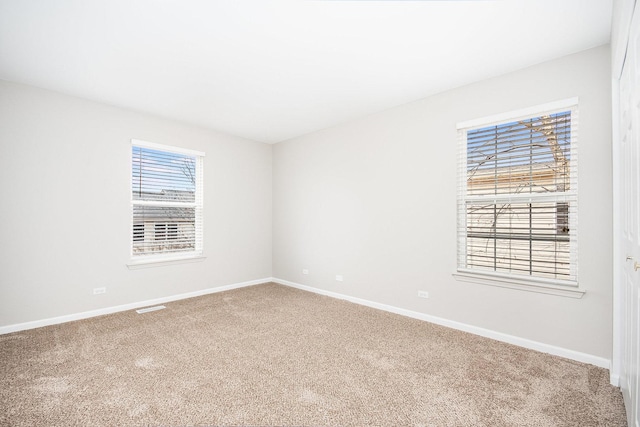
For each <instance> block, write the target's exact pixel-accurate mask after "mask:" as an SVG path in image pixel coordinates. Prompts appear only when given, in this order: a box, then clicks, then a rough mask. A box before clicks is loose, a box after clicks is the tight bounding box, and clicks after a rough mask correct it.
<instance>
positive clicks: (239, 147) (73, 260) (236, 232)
mask: <svg viewBox="0 0 640 427" xmlns="http://www.w3.org/2000/svg"><path fill="white" fill-rule="evenodd" d="M131 138H137V139H143V140H148V141H153V142H157V143H162V144H169V145H177V146H182V147H186V148H191V149H195V150H200V151H204V152H206V158H205V162H204V177H205V200H204V203H205V207H204V209H205V218H204V227H205V241H204V245H205V255H206V257H207V258H206V260H204V261H203V262H198V263H188V264H179V265H170V266H163V267H155V268H146V269H140V270H129V269H128V268H127V266H126V263H127V262H128V260H129V253H130V248H129V245H130V243H129V227H130V221H131V220H130V218H129V212H130V208H129V202H130V199H129V197H130V196H129V194H130V193H129V191H130V188H129V186H130V177H129V173H130V162H131V154H130V150H131V143H130V140H131ZM271 156H272V147H271V146H270V145H266V144H262V143H256V142H252V141H248V140H244V139H241V138H236V137H232V136H228V135H224V134H221V133H217V132H213V131H210V130H205V129H201V128H197V127H193V126H188V125H184V124H180V123H176V122H171V121H168V120H162V119H159V118H156V117H152V116H148V115H144V114H139V113H135V112H131V111H127V110H123V109H119V108H115V107H110V106H106V105H102V104H98V103H94V102H89V101H85V100H81V99H78V98H74V97H70V96H65V95H61V94H58V93H54V92H50V91H46V90H42V89H38V88H34V87H29V86H24V85H18V84H13V83H8V82H3V81H0V219H1V220H0V326H5V325H12V324H17V323H22V322H28V321H35V320H40V319H47V318H51V317H56V316H62V315H68V314H74V313H79V312H84V311H89V310H96V309H101V308H105V307H112V306H117V305H121V304H127V303H134V302H139V301H144V300H149V299H154V298H160V297H165V296H171V295H176V294H182V293H188V292H194V291H198V290H203V289H207V288H211V287H216V286H222V285H229V284H234V283H239V282H245V281H250V280H256V279H262V278H268V277H270V276H271V265H272V259H271V245H272V242H271V230H272V221H271V212H272V208H271V201H272V197H271V189H272V185H271V175H272V171H271ZM101 286H106V287H107V293H106V294H103V295H96V296H94V295H93V294H92V289H93V288H95V287H101Z"/></svg>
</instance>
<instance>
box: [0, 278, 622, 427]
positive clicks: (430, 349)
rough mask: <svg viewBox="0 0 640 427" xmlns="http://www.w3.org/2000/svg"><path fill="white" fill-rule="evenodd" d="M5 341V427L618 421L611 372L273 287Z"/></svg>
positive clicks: (0, 349) (1, 388)
mask: <svg viewBox="0 0 640 427" xmlns="http://www.w3.org/2000/svg"><path fill="white" fill-rule="evenodd" d="M165 305H166V306H167V308H166V309H165V310H162V311H156V312H151V313H146V314H137V313H136V312H135V311H130V312H124V313H118V314H113V315H108V316H102V317H98V318H93V319H88V320H83V321H78V322H73V323H67V324H63V325H57V326H50V327H46V328H40V329H35V330H30V331H24V332H17V333H13V334H8V335H2V336H0V360H1V362H2V377H1V378H0V404H1V408H0V409H1V412H0V425H2V426H142V425H153V426H157V425H162V426H184V425H229V426H240V425H242V426H244V425H254V426H581V427H584V426H624V425H626V422H625V416H624V407H623V403H622V397H621V394H620V392H619V390H618V389H616V388H614V387H612V386H610V385H609V381H608V372H607V371H606V370H604V369H600V368H597V367H595V366H591V365H585V364H581V363H577V362H573V361H570V360H566V359H562V358H559V357H554V356H549V355H545V354H541V353H537V352H534V351H530V350H525V349H523V348H519V347H515V346H511V345H508V344H504V343H500V342H496V341H492V340H489V339H486V338H481V337H477V336H474V335H470V334H467V333H464V332H459V331H456V330H452V329H448V328H444V327H441V326H437V325H433V324H429V323H426V322H422V321H418V320H414V319H410V318H405V317H402V316H398V315H394V314H390V313H386V312H383V311H378V310H374V309H370V308H367V307H362V306H359V305H355V304H352V303H348V302H344V301H340V300H335V299H331V298H328V297H323V296H319V295H316V294H312V293H308V292H304V291H300V290H296V289H292V288H288V287H284V286H280V285H276V284H265V285H258V286H253V287H249V288H243V289H237V290H233V291H228V292H223V293H218V294H212V295H208V296H203V297H199V298H193V299H189V300H183V301H178V302H173V303H168V304H165Z"/></svg>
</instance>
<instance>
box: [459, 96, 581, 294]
mask: <svg viewBox="0 0 640 427" xmlns="http://www.w3.org/2000/svg"><path fill="white" fill-rule="evenodd" d="M578 106H579V99H578V97H573V98H567V99H562V100H558V101H554V102H549V103H546V104H541V105H536V106H533V107H529V108H523V109H519V110H515V111H511V112H507V113H500V114H494V115H491V116H486V117H481V118H477V119H472V120H467V121H464V122H459V123H458V124H457V126H456V129H457V130H458V132H460V131H463V132H465V138H464V140H465V145H466V130H467V129H469V128H476V127H480V126H482V127H484V126H492V125H497V124H502V123H505V122H508V121H516V120H519V119H523V118H529V117H535V116H536V115H539V114H544V113H549V112H554V111H558V112H559V111H562V110H567V109H571V110H574V109H577V108H578ZM574 138H575V136H574V133H573V132H572V139H574ZM576 148H577V144H574V143H573V142H572V145H571V156H572V158H578V157H577V153H576V151H575V150H576ZM458 149H459V150H462V151H463V153H462V154H460V153H459V155H462V156H464V158H465V159H466V146H465V147H464V149H463V147H458ZM458 168H459V170H458V179H459V180H460V182H459V183H458V188H459V186H460V185H462V180H466V173H465V172H464V171H463V170H462V168H461V167H460V165H458ZM457 197H459V196H457ZM575 197H576V198H577V190H576V194H575ZM459 202H460V201H459V200H456V204H458V203H459ZM456 215H460V213H459V212H458V213H457V214H456ZM576 215H577V213H576ZM576 222H577V219H576ZM456 227H458V225H457V226H456ZM458 233H459V230H458V229H456V234H458ZM456 239H457V238H456ZM457 244H460V243H459V242H458V243H457ZM465 245H466V244H465ZM458 250H459V249H457V250H456V257H457V256H458V255H457V254H458ZM576 253H577V247H576V243H575V242H574V241H572V242H571V254H572V255H571V256H572V257H573V256H574V254H576ZM577 263H578V260H577V259H575V266H576V268H577ZM456 265H458V260H456ZM576 276H577V275H576ZM453 277H454V278H455V279H456V280H458V281H462V282H471V283H475V284H481V285H488V286H497V287H503V288H509V289H516V290H521V291H528V292H535V293H542V294H549V295H556V296H564V297H570V298H582V296H583V295H584V294H585V293H586V291H585V290H584V289H581V288H580V287H579V282H578V281H567V280H557V279H544V278H539V277H527V276H518V275H510V274H505V273H498V272H485V271H476V270H471V269H466V268H460V267H459V266H458V267H456V272H455V273H453Z"/></svg>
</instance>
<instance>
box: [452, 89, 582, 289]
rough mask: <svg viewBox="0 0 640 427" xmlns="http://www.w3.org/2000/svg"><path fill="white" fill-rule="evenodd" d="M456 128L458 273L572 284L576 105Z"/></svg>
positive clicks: (574, 274)
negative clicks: (457, 148)
mask: <svg viewBox="0 0 640 427" xmlns="http://www.w3.org/2000/svg"><path fill="white" fill-rule="evenodd" d="M562 104H570V105H555V107H556V108H554V109H547V110H542V111H541V110H537V111H535V112H532V111H533V110H536V109H532V111H529V112H528V114H526V115H520V114H518V115H514V116H511V118H504V117H503V118H502V119H501V120H497V121H496V120H488V119H487V120H480V121H474V122H472V123H467V124H461V125H459V126H458V131H459V140H460V165H459V174H460V175H459V192H458V272H462V273H472V274H479V275H487V276H489V277H493V278H500V277H501V278H502V279H503V280H504V279H505V278H507V279H516V280H517V279H521V280H524V281H527V282H538V283H540V284H545V283H546V284H550V285H564V286H567V285H572V286H577V280H578V279H577V249H578V248H577V171H578V168H577V159H578V158H577V155H576V153H577V139H576V135H577V118H578V117H577V107H576V104H577V102H576V101H575V100H572V101H571V102H567V103H562Z"/></svg>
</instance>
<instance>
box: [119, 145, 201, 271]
mask: <svg viewBox="0 0 640 427" xmlns="http://www.w3.org/2000/svg"><path fill="white" fill-rule="evenodd" d="M203 156H204V154H203V153H197V152H192V151H189V150H182V149H179V148H174V147H167V146H162V145H158V144H152V143H148V142H144V141H137V140H134V141H132V163H131V165H132V168H131V171H132V173H131V205H132V219H133V226H132V239H131V241H132V246H131V248H132V250H131V252H132V257H133V258H136V259H141V258H153V257H171V256H188V255H193V256H199V255H201V254H202V249H203V248H202V246H203V226H202V225H203V224H202V214H203V188H202V185H203V180H202V162H203Z"/></svg>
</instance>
